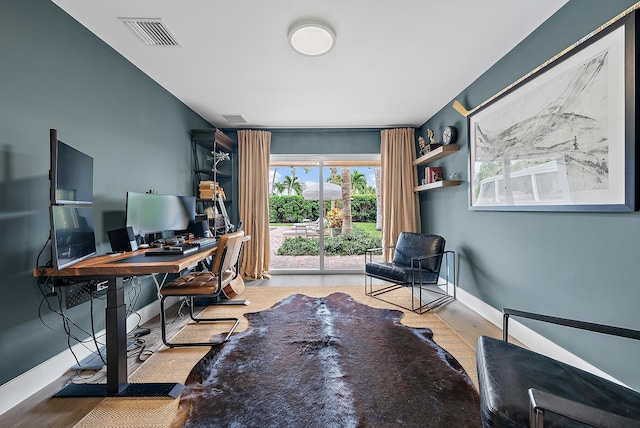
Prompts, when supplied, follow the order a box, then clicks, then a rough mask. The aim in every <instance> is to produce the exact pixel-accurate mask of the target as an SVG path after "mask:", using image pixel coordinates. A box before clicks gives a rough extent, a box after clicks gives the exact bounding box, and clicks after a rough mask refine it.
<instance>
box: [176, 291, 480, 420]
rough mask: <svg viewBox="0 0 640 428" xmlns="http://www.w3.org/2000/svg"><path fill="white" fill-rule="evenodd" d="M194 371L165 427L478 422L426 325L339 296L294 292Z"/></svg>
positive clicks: (470, 391)
mask: <svg viewBox="0 0 640 428" xmlns="http://www.w3.org/2000/svg"><path fill="white" fill-rule="evenodd" d="M246 316H247V318H248V319H249V329H248V330H246V331H244V332H241V333H237V334H235V335H234V336H232V337H231V338H230V339H229V341H228V342H226V343H224V344H223V345H220V346H216V347H213V348H212V349H211V351H210V352H209V353H208V354H207V355H206V356H205V357H204V358H203V359H202V360H200V362H199V363H198V364H197V365H196V366H195V367H194V368H193V370H192V371H191V373H190V374H189V376H188V378H187V381H186V388H185V390H184V391H183V393H182V396H181V399H180V404H179V409H178V414H177V416H176V418H175V420H174V421H173V423H172V426H173V427H305V428H307V427H308V428H313V427H318V428H327V427H340V428H343V427H480V426H481V423H480V410H479V409H480V406H479V398H478V393H477V391H476V389H475V388H474V386H473V384H472V382H471V379H470V378H469V377H468V376H467V374H466V373H465V372H464V370H463V368H462V367H461V366H460V364H459V363H458V362H457V361H456V360H455V358H453V356H451V355H450V354H449V353H448V352H447V351H446V350H444V349H442V348H440V347H439V346H438V345H437V344H436V343H435V342H434V341H433V340H432V333H431V330H429V329H427V328H412V327H407V326H404V325H402V324H400V319H401V318H402V316H403V313H402V312H401V311H398V310H392V309H377V308H372V307H369V306H367V305H364V304H361V303H358V302H356V301H355V300H354V299H353V298H352V297H351V296H349V295H348V294H345V293H333V294H331V295H329V296H327V297H322V298H315V297H308V296H305V295H302V294H295V295H292V296H290V297H288V298H286V299H284V300H283V301H281V302H280V303H277V304H276V305H274V306H273V307H272V308H270V309H267V310H265V311H261V312H255V313H249V314H246Z"/></svg>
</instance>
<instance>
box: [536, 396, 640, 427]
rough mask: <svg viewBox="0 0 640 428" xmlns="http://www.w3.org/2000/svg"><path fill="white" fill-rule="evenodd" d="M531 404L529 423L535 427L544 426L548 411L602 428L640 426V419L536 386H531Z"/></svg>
mask: <svg viewBox="0 0 640 428" xmlns="http://www.w3.org/2000/svg"><path fill="white" fill-rule="evenodd" d="M529 405H530V406H529V425H530V426H531V427H534V428H543V427H544V413H545V412H546V411H548V412H552V413H555V414H557V415H561V416H565V417H567V418H570V419H573V420H575V421H578V422H582V423H585V424H588V425H592V426H597V427H602V428H627V427H629V428H630V427H636V428H639V427H640V421H634V420H633V419H629V418H625V417H624V416H620V415H617V414H615V413H611V412H607V411H605V410H602V409H598V408H595V407H591V406H587V405H585V404H582V403H577V402H575V401H572V400H568V399H566V398H562V397H558V396H557V395H553V394H550V393H548V392H544V391H540V390H537V389H535V388H529Z"/></svg>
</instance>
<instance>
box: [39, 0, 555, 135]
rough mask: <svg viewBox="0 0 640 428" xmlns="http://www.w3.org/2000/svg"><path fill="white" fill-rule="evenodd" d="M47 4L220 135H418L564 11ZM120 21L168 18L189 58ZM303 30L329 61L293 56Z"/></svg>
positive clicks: (486, 6) (179, 1)
mask: <svg viewBox="0 0 640 428" xmlns="http://www.w3.org/2000/svg"><path fill="white" fill-rule="evenodd" d="M52 1H53V2H54V3H55V4H57V5H58V6H60V7H61V8H62V9H63V10H65V11H66V12H67V13H68V14H69V15H71V16H72V17H74V18H75V19H76V20H77V21H79V22H80V23H81V24H82V25H84V26H85V27H87V28H88V29H89V30H90V31H92V32H93V33H94V34H96V35H97V36H98V37H99V38H101V39H102V40H104V41H105V42H106V43H107V44H108V45H110V46H111V47H113V48H114V49H115V50H116V51H118V52H119V53H120V54H122V55H123V56H124V57H125V58H127V59H128V60H129V61H131V62H132V63H133V64H135V65H136V66H137V67H138V68H139V69H140V70H142V71H143V72H144V73H146V74H147V75H148V76H150V77H151V78H152V79H153V80H155V81H156V82H158V83H159V84H160V85H161V86H163V87H164V88H165V89H166V90H168V91H169V92H170V93H172V94H173V95H174V96H176V97H177V98H178V99H180V100H181V101H182V102H184V103H185V104H186V105H188V106H189V107H191V108H192V109H193V110H194V111H195V112H197V113H198V114H200V115H201V116H202V117H203V118H205V119H206V120H207V121H209V122H211V123H212V124H213V125H214V126H217V127H220V128H233V127H255V128H260V127H265V128H282V127H285V128H322V127H330V128H351V127H364V128H369V127H374V128H378V127H380V128H383V127H395V126H420V125H422V124H423V123H424V122H425V121H426V120H427V119H429V118H430V117H431V116H432V115H434V114H435V113H437V111H438V110H440V109H441V108H442V107H443V106H444V105H445V104H447V103H449V102H450V101H451V100H452V99H453V98H455V97H456V96H457V95H458V94H459V93H460V92H461V91H462V90H463V89H464V88H466V87H467V86H468V85H469V84H471V83H472V82H473V81H474V80H475V79H476V78H478V77H479V76H480V75H481V74H482V73H483V72H484V71H486V70H487V69H488V68H489V67H490V66H491V65H493V64H494V63H495V62H496V61H497V60H499V59H500V58H501V57H502V56H503V55H505V54H506V53H507V52H508V51H509V50H511V49H512V48H513V47H514V46H516V45H517V44H518V43H519V42H520V41H522V39H524V38H525V37H526V36H527V35H528V34H529V33H531V32H532V31H533V30H534V29H535V28H536V27H538V26H539V25H540V24H541V23H542V22H544V21H545V20H546V19H547V18H548V17H550V16H551V15H552V14H553V13H555V12H556V11H557V10H558V9H559V8H560V7H562V6H563V5H564V4H565V3H566V2H567V0H395V1H392V0H386V1H385V0H270V1H266V0H93V1H86V0H52ZM119 17H127V18H161V19H162V21H163V22H164V24H165V26H166V27H167V28H168V29H169V30H170V31H171V32H172V34H173V35H174V36H175V37H176V38H177V40H178V41H179V42H180V44H181V45H182V46H181V47H158V46H154V47H150V46H146V45H145V44H143V43H142V42H141V41H140V39H138V38H137V36H136V35H135V34H134V33H133V31H131V30H130V29H129V28H128V27H127V26H125V25H124V24H123V23H122V22H121V21H120V20H119V19H118V18H119ZM303 18H319V19H323V20H325V21H326V22H328V23H329V24H330V25H331V26H332V27H333V28H334V30H335V32H336V34H337V40H336V44H335V47H334V49H333V50H332V51H331V52H329V53H327V54H325V55H321V56H318V57H306V56H303V55H301V54H299V53H297V52H295V51H294V50H293V49H292V48H291V47H290V46H289V44H288V40H287V31H288V29H289V27H290V26H291V25H292V24H293V23H294V22H296V21H299V20H300V19H303ZM470 107H473V106H467V108H470ZM238 114H242V115H243V116H244V117H245V118H246V120H247V124H245V125H241V126H233V125H230V124H229V123H228V122H226V121H225V120H223V119H222V117H221V116H220V115H238Z"/></svg>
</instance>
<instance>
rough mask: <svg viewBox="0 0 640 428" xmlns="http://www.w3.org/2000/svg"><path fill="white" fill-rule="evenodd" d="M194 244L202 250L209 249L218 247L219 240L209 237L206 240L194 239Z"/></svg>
mask: <svg viewBox="0 0 640 428" xmlns="http://www.w3.org/2000/svg"><path fill="white" fill-rule="evenodd" d="M191 243H192V244H195V245H198V246H199V247H200V248H207V247H213V246H215V245H218V239H217V238H209V237H205V238H198V239H194V240H193V241H191Z"/></svg>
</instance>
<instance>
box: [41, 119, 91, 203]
mask: <svg viewBox="0 0 640 428" xmlns="http://www.w3.org/2000/svg"><path fill="white" fill-rule="evenodd" d="M50 141H51V171H50V179H51V204H52V205H56V204H85V205H86V204H91V203H92V202H93V158H92V157H91V156H88V155H86V154H84V153H82V152H81V151H79V150H76V149H74V148H73V147H71V146H69V145H67V144H65V143H63V142H62V141H60V140H58V133H57V131H56V130H55V129H51V130H50Z"/></svg>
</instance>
